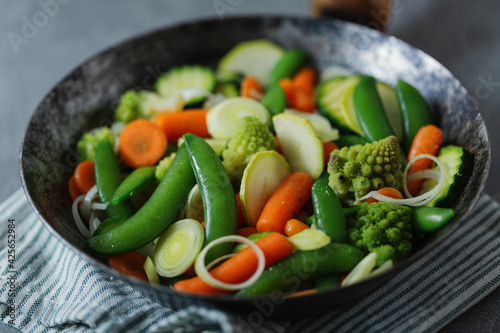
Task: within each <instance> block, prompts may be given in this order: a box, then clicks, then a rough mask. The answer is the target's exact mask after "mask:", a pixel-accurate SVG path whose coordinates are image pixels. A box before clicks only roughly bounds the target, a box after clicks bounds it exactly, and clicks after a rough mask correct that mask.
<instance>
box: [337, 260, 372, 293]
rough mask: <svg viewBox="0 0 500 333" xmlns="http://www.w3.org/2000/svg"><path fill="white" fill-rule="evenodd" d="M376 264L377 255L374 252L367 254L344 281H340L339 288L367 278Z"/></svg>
mask: <svg viewBox="0 0 500 333" xmlns="http://www.w3.org/2000/svg"><path fill="white" fill-rule="evenodd" d="M376 262H377V254H376V253H375V252H371V253H369V254H368V255H367V256H366V257H364V258H363V260H361V261H360V262H359V263H358V264H357V265H356V267H354V268H353V270H352V271H351V272H349V274H348V275H347V276H346V277H345V279H344V281H342V283H341V286H342V287H347V286H350V285H352V284H355V283H359V282H361V281H363V280H366V279H367V278H369V277H370V274H371V271H372V270H373V269H374V268H375V265H376Z"/></svg>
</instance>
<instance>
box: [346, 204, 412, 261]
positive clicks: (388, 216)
mask: <svg viewBox="0 0 500 333" xmlns="http://www.w3.org/2000/svg"><path fill="white" fill-rule="evenodd" d="M410 216H411V208H409V207H406V206H398V205H393V204H388V203H385V202H376V203H371V204H368V203H366V202H365V203H362V204H361V208H360V210H359V211H358V213H357V215H355V216H351V217H350V218H348V219H347V235H348V236H347V238H348V241H349V243H350V244H352V245H354V246H356V247H357V248H359V249H360V250H363V251H366V252H375V253H377V266H380V265H382V264H383V263H384V262H386V261H387V260H393V261H394V262H396V261H399V260H401V259H404V258H405V257H407V256H408V255H409V254H410V253H411V249H412V245H411V239H412V234H411V231H412V228H411V222H410Z"/></svg>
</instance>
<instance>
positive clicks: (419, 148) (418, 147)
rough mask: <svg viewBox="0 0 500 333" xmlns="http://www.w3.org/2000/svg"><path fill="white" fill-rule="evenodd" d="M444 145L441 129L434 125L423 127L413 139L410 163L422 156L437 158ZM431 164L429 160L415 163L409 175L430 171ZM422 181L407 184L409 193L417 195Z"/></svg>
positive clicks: (409, 157) (409, 155) (409, 156)
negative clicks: (427, 155)
mask: <svg viewBox="0 0 500 333" xmlns="http://www.w3.org/2000/svg"><path fill="white" fill-rule="evenodd" d="M442 143H443V132H442V131H441V129H440V128H439V127H437V126H434V125H426V126H424V127H422V128H421V129H420V130H419V131H418V132H417V134H416V135H415V137H414V138H413V142H412V144H411V147H410V151H409V152H408V161H410V160H411V159H412V158H414V157H415V156H418V155H421V154H429V155H433V156H436V155H437V154H438V152H439V148H440V147H441V144H442ZM431 164H432V161H431V160H430V159H428V158H423V159H420V160H418V161H415V163H413V164H412V165H411V168H410V171H409V172H408V175H411V174H412V173H414V172H417V171H420V170H425V169H428V168H429V167H430V166H431ZM422 181H423V180H422V179H417V180H414V181H411V182H409V183H408V184H407V186H408V191H409V192H410V194H411V195H413V196H415V195H417V193H418V190H419V189H420V185H422Z"/></svg>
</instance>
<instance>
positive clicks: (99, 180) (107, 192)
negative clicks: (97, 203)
mask: <svg viewBox="0 0 500 333" xmlns="http://www.w3.org/2000/svg"><path fill="white" fill-rule="evenodd" d="M95 181H96V185H97V193H98V195H99V199H100V200H101V202H110V201H111V200H112V198H113V194H114V193H115V191H116V189H117V188H118V187H119V186H120V183H121V182H122V174H121V172H120V167H119V166H118V162H117V160H116V157H115V154H114V152H113V147H112V146H111V142H109V140H101V141H99V143H98V144H97V147H96V152H95ZM134 213H135V210H134V207H133V205H132V203H131V202H130V201H129V200H126V201H123V202H121V203H120V204H117V205H111V204H110V205H109V206H108V208H107V209H106V215H107V217H108V218H113V219H123V220H124V219H128V218H129V217H131V216H132V215H134Z"/></svg>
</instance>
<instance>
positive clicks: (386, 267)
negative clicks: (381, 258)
mask: <svg viewBox="0 0 500 333" xmlns="http://www.w3.org/2000/svg"><path fill="white" fill-rule="evenodd" d="M393 267H394V263H393V262H392V260H390V259H389V260H387V261H386V262H384V263H383V264H382V265H380V267H379V268H377V269H375V270H374V271H373V272H371V273H370V277H374V276H377V275H379V274H382V273H385V272H387V271H390V270H391V269H392V268H393Z"/></svg>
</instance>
